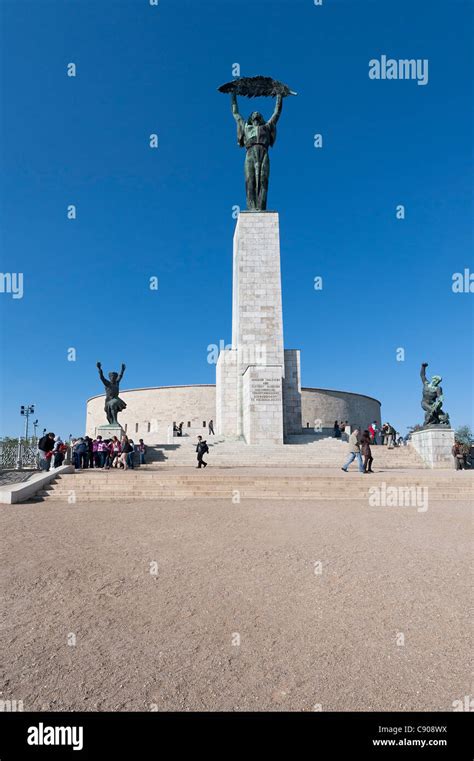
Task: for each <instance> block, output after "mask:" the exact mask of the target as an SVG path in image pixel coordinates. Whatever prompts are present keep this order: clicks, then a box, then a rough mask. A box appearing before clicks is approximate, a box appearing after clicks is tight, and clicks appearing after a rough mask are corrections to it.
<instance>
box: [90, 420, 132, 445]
mask: <svg viewBox="0 0 474 761" xmlns="http://www.w3.org/2000/svg"><path fill="white" fill-rule="evenodd" d="M124 434H125V431H124V430H123V428H122V426H121V425H120V424H119V425H115V424H114V423H104V424H103V425H99V426H98V427H97V428H96V429H95V435H96V438H97V436H102V438H103V439H112V438H113V437H114V436H116V437H117V438H118V440H119V441H121V439H122V436H123V435H124Z"/></svg>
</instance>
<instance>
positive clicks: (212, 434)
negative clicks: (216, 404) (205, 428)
mask: <svg viewBox="0 0 474 761" xmlns="http://www.w3.org/2000/svg"><path fill="white" fill-rule="evenodd" d="M209 436H215V433H214V421H213V420H209Z"/></svg>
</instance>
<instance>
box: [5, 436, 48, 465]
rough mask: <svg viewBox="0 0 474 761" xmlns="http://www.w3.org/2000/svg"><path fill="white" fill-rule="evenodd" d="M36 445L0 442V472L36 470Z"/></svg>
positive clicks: (20, 442)
mask: <svg viewBox="0 0 474 761" xmlns="http://www.w3.org/2000/svg"><path fill="white" fill-rule="evenodd" d="M38 468H39V454H38V446H37V444H30V443H28V442H25V441H22V440H21V439H19V440H18V441H16V442H15V441H9V442H4V441H2V442H0V470H23V469H38Z"/></svg>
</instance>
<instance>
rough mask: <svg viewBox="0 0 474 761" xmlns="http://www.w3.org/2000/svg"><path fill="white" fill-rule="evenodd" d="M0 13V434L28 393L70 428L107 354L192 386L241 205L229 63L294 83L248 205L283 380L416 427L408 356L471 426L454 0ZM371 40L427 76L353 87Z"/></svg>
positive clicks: (145, 382) (466, 53) (468, 184)
mask: <svg viewBox="0 0 474 761" xmlns="http://www.w3.org/2000/svg"><path fill="white" fill-rule="evenodd" d="M0 13H1V32H0V34H1V46H0V47H1V53H0V55H1V59H0V62H1V63H0V65H1V70H0V75H1V96H0V104H1V135H0V137H1V144H2V148H1V154H0V155H1V170H2V171H1V178H2V179H1V183H0V186H1V196H0V203H1V233H0V235H1V238H0V244H1V249H0V250H1V270H2V272H22V273H23V274H24V295H23V298H22V299H13V298H12V297H11V294H8V293H1V294H0V309H1V320H2V323H1V324H2V328H1V330H2V334H1V341H2V354H3V358H4V361H3V363H2V364H3V369H2V389H1V396H2V404H1V407H2V410H1V412H2V418H1V423H0V434H1V435H18V433H19V432H20V430H21V427H22V420H21V418H20V415H19V407H20V405H21V404H26V403H35V404H36V413H37V417H38V419H39V425H40V428H41V429H42V428H43V427H46V428H48V429H49V430H53V431H55V432H58V433H60V434H62V435H63V436H64V435H67V434H68V433H70V432H72V433H80V432H82V431H83V427H84V423H85V401H86V399H87V398H88V397H89V396H92V395H94V394H98V393H101V391H102V389H101V385H100V383H99V380H98V377H97V371H96V368H95V363H96V361H97V360H101V361H102V364H103V366H104V370H105V371H106V372H108V371H109V370H112V369H118V368H119V367H120V364H121V362H126V364H127V371H126V375H125V378H124V381H123V384H122V385H123V388H124V389H125V388H136V387H142V386H159V385H179V384H187V383H213V382H214V379H215V367H214V366H213V365H211V364H209V363H208V362H207V355H208V352H207V347H208V345H209V344H214V343H216V344H218V343H219V341H220V340H223V341H225V342H226V343H227V342H229V341H230V338H231V289H232V283H231V272H232V270H231V265H232V235H233V229H234V226H235V220H234V219H233V218H232V207H233V206H234V205H240V206H242V208H244V207H245V192H244V182H243V160H244V151H243V150H241V149H239V148H238V147H237V144H236V133H235V124H234V121H233V119H232V116H231V113H230V104H229V99H228V97H227V96H224V95H222V94H220V93H218V92H217V87H218V86H219V85H220V84H222V83H223V82H226V81H229V80H230V79H231V78H232V65H233V64H234V63H239V64H240V67H241V74H242V75H243V76H253V75H255V74H264V75H268V76H272V77H275V78H278V79H281V80H283V81H284V82H287V83H288V84H289V85H290V87H291V88H292V89H294V90H297V91H298V97H297V98H290V99H286V100H285V102H284V108H283V114H282V117H281V120H280V123H279V129H278V138H277V142H276V145H275V147H274V148H273V149H272V153H271V178H270V190H269V204H268V208H269V209H272V210H277V211H278V212H279V213H280V226H281V256H282V286H283V309H284V330H285V345H286V347H287V348H299V349H301V351H302V382H303V385H305V386H317V387H322V388H332V389H342V390H349V391H355V392H360V393H366V394H368V395H372V396H375V397H376V398H378V399H380V400H381V401H382V415H383V418H384V419H387V420H390V422H392V424H393V425H395V426H396V427H397V429H399V430H401V431H403V432H405V431H406V426H407V425H410V424H412V423H416V422H421V421H422V410H421V408H420V406H419V403H420V392H421V388H420V387H421V384H420V380H419V365H420V363H421V362H422V361H423V360H425V361H427V362H429V368H428V374H430V373H436V374H441V375H442V376H443V388H444V393H445V400H446V401H445V408H446V409H447V411H448V412H449V413H450V414H451V418H452V422H453V423H454V424H455V425H456V426H457V425H460V424H463V423H470V424H471V425H472V423H473V411H472V347H473V341H472V339H473V332H472V302H473V298H474V296H473V295H472V294H469V293H453V291H452V287H451V286H452V275H453V273H455V272H462V271H464V269H465V268H469V267H470V271H471V272H472V271H473V270H474V266H473V263H472V244H473V223H472V219H473V217H472V212H473V203H472V200H473V198H472V132H473V124H472V95H473V93H472V47H473V44H472V39H473V36H472V32H473V26H472V4H471V3H470V2H468V1H467V0H466V2H464V1H463V0H452V1H451V2H449V3H446V2H442V1H441V0H430V1H429V2H424V1H422V0H407V1H405V2H403V1H400V0H397V1H396V2H395V1H394V0H385V1H384V2H379V1H378V0H377V1H370V2H369V1H367V0H360V1H357V0H347V1H345V2H344V1H338V0H332V1H331V0H324V3H323V6H321V7H316V6H314V4H313V1H312V0H280V1H279V2H278V1H276V0H253V1H252V2H248V1H247V0H241V1H240V2H239V3H235V2H230V0H216V1H215V2H210V1H208V2H206V0H202V1H201V2H194V1H192V0H188V1H185V0H160V2H159V5H158V7H152V6H150V5H149V1H148V0H133V1H132V2H125V1H123V2H112V1H110V2H105V0H103V1H101V2H97V0H95V1H94V2H85V1H84V0H49V1H45V0H41V1H39V0H35V1H34V2H33V1H32V0H28V1H26V2H21V3H18V2H16V1H11V0H2V2H1V3H0ZM382 54H386V55H388V56H390V57H392V58H395V59H400V58H416V59H418V58H420V59H428V61H429V81H428V84H427V85H426V86H419V85H417V83H416V81H412V80H408V81H396V80H395V81H393V80H392V81H388V80H385V81H382V80H379V81H376V80H370V79H369V77H368V62H369V60H370V59H373V58H380V56H381V55H382ZM70 62H74V63H75V64H76V66H77V76H76V77H75V78H71V77H67V75H66V67H67V64H68V63H70ZM240 107H241V111H242V113H243V114H244V115H246V114H247V112H248V111H249V110H253V109H254V108H255V106H252V104H251V102H250V101H247V100H245V99H241V100H240ZM257 107H258V108H260V110H262V111H263V113H264V114H265V115H267V116H269V115H270V114H271V111H272V108H273V101H271V100H269V99H262V100H261V101H260V102H257ZM151 133H157V134H158V136H159V148H158V149H156V150H152V149H151V148H150V147H149V135H150V134H151ZM315 133H321V134H322V135H323V148H322V149H316V148H314V145H313V135H314V134H315ZM69 204H75V205H76V207H77V219H75V220H68V219H67V216H66V210H67V206H68V205H69ZM398 204H403V205H404V206H405V209H406V217H405V219H404V220H397V219H396V216H395V211H396V206H397V205H398ZM152 276H157V277H158V278H159V288H158V290H157V291H151V290H150V289H149V278H150V277H152ZM316 276H322V277H323V289H322V290H321V291H315V290H314V287H313V282H314V278H315V277H316ZM71 347H73V348H74V349H75V350H76V357H77V358H76V361H75V362H70V361H68V349H69V348H71ZM399 347H402V348H404V350H405V361H404V362H399V361H397V359H396V351H397V348H399Z"/></svg>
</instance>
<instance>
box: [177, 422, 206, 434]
mask: <svg viewBox="0 0 474 761" xmlns="http://www.w3.org/2000/svg"><path fill="white" fill-rule="evenodd" d="M183 425H184V423H183V421H181V423H179V425H176V423H173V434H174V435H175V436H182V435H183ZM188 425H189V423H188ZM207 427H208V430H209V436H215V433H214V421H213V420H209V423H208V424H207Z"/></svg>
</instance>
